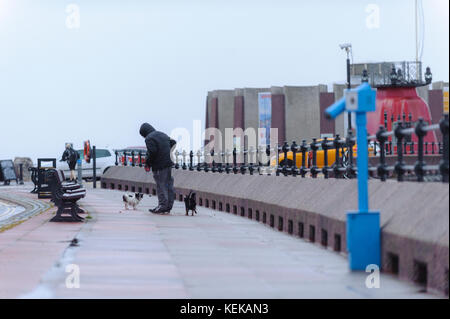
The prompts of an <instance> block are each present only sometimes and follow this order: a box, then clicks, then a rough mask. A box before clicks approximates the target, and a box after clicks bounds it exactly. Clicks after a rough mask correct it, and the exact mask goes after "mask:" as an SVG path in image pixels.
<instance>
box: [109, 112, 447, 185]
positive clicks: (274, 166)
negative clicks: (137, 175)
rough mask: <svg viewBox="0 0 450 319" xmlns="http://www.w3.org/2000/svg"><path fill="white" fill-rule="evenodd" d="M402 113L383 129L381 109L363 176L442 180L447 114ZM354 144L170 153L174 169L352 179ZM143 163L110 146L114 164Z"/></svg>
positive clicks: (339, 141)
mask: <svg viewBox="0 0 450 319" xmlns="http://www.w3.org/2000/svg"><path fill="white" fill-rule="evenodd" d="M406 118H407V116H406V114H404V115H403V118H402V119H401V118H397V121H396V122H394V120H393V118H392V117H391V125H390V127H391V128H393V129H392V130H390V131H388V130H387V128H388V116H387V115H386V114H385V123H384V126H380V128H379V130H378V132H377V133H376V134H375V135H372V136H368V137H367V140H368V152H369V176H370V177H371V178H378V179H380V180H382V181H385V180H387V179H389V178H396V179H397V180H398V181H406V180H416V181H419V182H423V181H442V182H445V183H448V174H449V145H448V144H449V132H448V131H449V118H448V115H445V116H444V117H443V118H442V120H441V121H440V123H439V124H433V125H429V124H427V123H425V121H424V120H423V119H422V118H419V120H418V121H417V122H416V123H412V121H411V116H408V120H409V121H406ZM431 131H440V133H441V136H442V141H441V142H438V143H434V142H431V143H428V142H424V138H425V136H426V135H427V134H428V133H429V132H431ZM413 137H414V138H413ZM413 140H416V142H414V141H413ZM356 147H357V145H356V138H355V137H354V136H353V135H352V132H349V134H348V136H347V137H346V138H345V139H343V138H341V137H340V136H339V135H336V136H335V137H334V138H323V139H322V140H320V141H319V140H317V139H312V141H311V143H307V142H306V140H302V142H301V143H300V144H298V143H297V142H296V141H294V142H292V144H288V143H287V142H284V143H283V144H282V145H274V146H271V145H267V146H265V147H264V146H260V147H249V148H248V149H242V150H240V149H237V148H234V149H233V150H225V151H217V150H202V151H197V152H194V151H189V152H187V151H185V150H184V151H181V152H180V151H178V150H177V151H175V152H174V154H173V155H174V156H173V158H174V163H175V164H174V168H176V169H182V170H190V171H198V172H212V173H225V174H231V173H233V174H243V175H244V174H250V175H254V174H260V175H264V174H266V175H270V174H275V175H277V176H294V177H295V176H300V177H302V178H305V177H307V176H310V177H312V178H317V177H319V176H320V177H323V178H325V179H328V178H355V177H357V174H358V170H357V167H356V161H357V158H356V157H355V155H356ZM333 153H334V154H333ZM319 159H320V163H319ZM427 161H428V163H427ZM144 163H145V154H144V153H143V152H137V153H136V152H133V151H132V152H127V151H116V165H119V164H120V165H124V166H127V165H131V166H136V165H139V166H143V164H144ZM308 174H309V175H308Z"/></svg>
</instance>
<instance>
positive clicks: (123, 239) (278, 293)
mask: <svg viewBox="0 0 450 319" xmlns="http://www.w3.org/2000/svg"><path fill="white" fill-rule="evenodd" d="M87 187H88V194H87V196H86V198H84V199H83V200H81V201H80V204H81V205H82V207H83V208H85V209H86V210H87V211H88V213H89V218H88V219H86V222H84V223H50V222H48V220H49V219H50V218H51V217H52V216H53V215H54V213H55V210H56V209H55V208H51V209H49V210H47V211H46V212H44V213H42V214H40V215H37V216H34V217H33V218H31V219H29V220H27V221H26V222H23V223H22V224H20V225H18V226H16V227H14V228H12V229H9V230H7V231H4V232H2V233H0V298H436V297H439V296H435V295H432V294H429V293H423V292H421V291H422V289H421V287H419V286H416V285H414V284H411V283H408V282H403V281H400V280H398V279H397V278H395V277H393V276H391V275H386V274H382V275H381V278H380V288H372V289H369V288H367V287H366V284H365V283H366V279H367V276H368V273H365V272H359V273H352V272H350V271H349V270H348V262H347V259H346V257H345V256H342V255H340V254H337V253H335V252H333V251H330V250H327V249H325V248H322V247H320V246H318V245H314V244H311V243H309V242H307V241H304V240H302V239H299V238H295V237H294V236H290V235H288V234H286V233H281V232H278V231H276V230H273V229H271V228H269V227H268V226H266V225H263V224H262V223H258V222H256V221H252V220H248V219H247V218H242V217H239V216H236V215H233V214H229V213H225V212H219V211H214V210H211V209H207V208H204V207H198V215H196V216H185V212H184V203H182V202H176V203H175V207H174V209H173V211H172V214H171V215H154V214H151V213H149V212H148V209H149V208H152V207H154V206H156V198H155V197H149V196H148V195H146V196H145V197H144V199H143V201H142V202H141V203H140V205H139V206H138V207H137V210H135V211H133V210H128V211H124V207H123V203H122V199H121V197H122V195H123V192H120V191H112V190H102V189H96V190H94V189H91V187H90V185H89V184H88V185H87ZM16 191H17V192H18V193H17V194H19V195H20V194H25V192H22V193H20V192H19V189H16ZM1 192H2V190H1V189H0V193H1ZM31 195H33V194H31ZM33 196H34V198H36V197H37V196H36V195H33ZM74 238H77V240H78V242H77V243H76V244H75V245H71V244H70V243H71V241H72V240H73V239H74ZM78 275H79V276H78ZM74 278H76V279H75V280H73V279H74ZM78 279H79V281H77V280H78ZM76 283H79V287H78V286H77V285H76ZM74 285H75V287H74ZM71 287H74V288H71ZM76 287H78V288H76Z"/></svg>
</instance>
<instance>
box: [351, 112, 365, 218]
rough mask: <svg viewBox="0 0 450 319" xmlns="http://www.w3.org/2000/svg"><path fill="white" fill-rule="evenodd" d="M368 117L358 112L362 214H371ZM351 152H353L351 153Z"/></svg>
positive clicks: (360, 210)
mask: <svg viewBox="0 0 450 319" xmlns="http://www.w3.org/2000/svg"><path fill="white" fill-rule="evenodd" d="M366 124H367V117H366V113H365V112H356V132H357V137H356V142H357V154H358V161H357V165H358V208H359V212H361V213H368V212H369V189H368V183H367V181H368V179H369V169H368V167H369V156H368V148H367V128H366ZM350 152H351V151H350Z"/></svg>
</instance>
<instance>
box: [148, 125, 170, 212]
mask: <svg viewBox="0 0 450 319" xmlns="http://www.w3.org/2000/svg"><path fill="white" fill-rule="evenodd" d="M139 134H141V136H142V137H143V138H145V145H146V146H147V156H146V166H148V167H151V169H152V171H153V178H154V179H155V182H156V192H157V194H158V206H157V207H156V208H154V209H150V211H151V212H152V213H155V214H165V213H170V210H171V209H172V207H173V202H174V201H175V192H174V190H173V177H172V166H173V162H172V159H171V157H170V152H171V149H172V147H173V146H174V145H175V144H176V142H175V141H174V140H172V139H171V138H170V137H169V136H167V135H166V134H165V133H163V132H159V131H156V130H155V129H154V128H153V126H151V125H150V124H148V123H144V124H142V125H141V128H140V130H139Z"/></svg>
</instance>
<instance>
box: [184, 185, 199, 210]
mask: <svg viewBox="0 0 450 319" xmlns="http://www.w3.org/2000/svg"><path fill="white" fill-rule="evenodd" d="M184 206H185V207H186V216H188V215H189V211H190V210H192V215H191V216H194V213H196V214H197V201H196V197H195V193H194V192H193V191H190V192H189V195H187V196H185V197H184Z"/></svg>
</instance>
